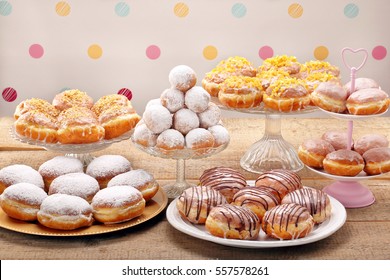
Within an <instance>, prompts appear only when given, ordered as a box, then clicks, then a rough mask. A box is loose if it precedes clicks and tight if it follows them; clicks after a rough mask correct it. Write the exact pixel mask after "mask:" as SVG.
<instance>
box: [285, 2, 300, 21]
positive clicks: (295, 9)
mask: <svg viewBox="0 0 390 280" xmlns="http://www.w3.org/2000/svg"><path fill="white" fill-rule="evenodd" d="M288 14H289V15H290V16H291V17H292V18H299V17H301V16H302V14H303V7H302V6H301V5H300V4H298V3H294V4H291V5H290V6H289V7H288Z"/></svg>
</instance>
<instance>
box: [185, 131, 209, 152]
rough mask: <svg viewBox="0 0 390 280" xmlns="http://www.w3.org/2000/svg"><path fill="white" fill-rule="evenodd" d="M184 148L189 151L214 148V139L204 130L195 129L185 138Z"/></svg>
mask: <svg viewBox="0 0 390 280" xmlns="http://www.w3.org/2000/svg"><path fill="white" fill-rule="evenodd" d="M185 141H186V147H187V148H189V149H202V148H210V147H213V146H214V137H213V135H212V134H211V132H210V131H208V130H206V129H204V128H195V129H193V130H191V131H190V132H188V133H187V135H186V137H185Z"/></svg>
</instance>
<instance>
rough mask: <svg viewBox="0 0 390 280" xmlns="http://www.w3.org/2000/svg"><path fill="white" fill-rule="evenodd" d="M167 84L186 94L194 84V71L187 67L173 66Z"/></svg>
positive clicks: (195, 78)
mask: <svg viewBox="0 0 390 280" xmlns="http://www.w3.org/2000/svg"><path fill="white" fill-rule="evenodd" d="M168 79H169V82H170V84H171V86H172V87H174V88H176V89H178V90H180V91H182V92H186V91H187V90H189V89H190V88H192V87H193V86H195V84H196V80H197V77H196V74H195V71H194V70H193V69H192V68H191V67H189V66H187V65H178V66H175V67H174V68H173V69H172V70H171V71H170V72H169V75H168Z"/></svg>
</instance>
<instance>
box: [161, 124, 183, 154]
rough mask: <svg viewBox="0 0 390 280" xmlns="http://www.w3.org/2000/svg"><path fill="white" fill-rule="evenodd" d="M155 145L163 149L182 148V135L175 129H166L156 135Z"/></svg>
mask: <svg viewBox="0 0 390 280" xmlns="http://www.w3.org/2000/svg"><path fill="white" fill-rule="evenodd" d="M156 147H159V148H161V149H164V150H181V149H184V136H183V134H181V133H180V132H179V131H177V130H176V129H167V130H165V131H164V132H162V133H161V134H160V135H159V136H158V137H157V143H156Z"/></svg>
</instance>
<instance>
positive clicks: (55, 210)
mask: <svg viewBox="0 0 390 280" xmlns="http://www.w3.org/2000/svg"><path fill="white" fill-rule="evenodd" d="M40 213H42V214H49V215H61V216H63V217H61V218H66V216H70V218H72V217H79V216H80V215H88V214H92V207H91V205H89V203H88V202H87V201H86V200H85V199H83V198H81V197H78V196H73V195H68V194H62V193H56V194H53V195H49V196H48V197H47V198H45V200H43V202H42V204H41V209H40V210H39V212H38V215H39V214H40Z"/></svg>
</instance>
